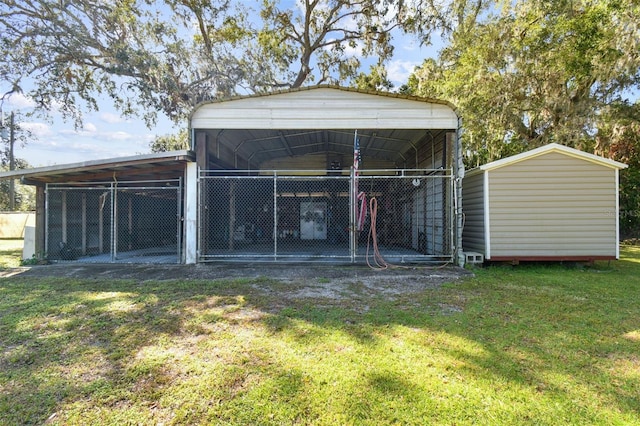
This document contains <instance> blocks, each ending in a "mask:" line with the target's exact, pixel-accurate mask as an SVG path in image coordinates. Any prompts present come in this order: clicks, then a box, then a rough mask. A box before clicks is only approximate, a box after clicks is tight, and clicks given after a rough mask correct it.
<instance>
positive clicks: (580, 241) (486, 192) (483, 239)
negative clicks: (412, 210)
mask: <svg viewBox="0 0 640 426" xmlns="http://www.w3.org/2000/svg"><path fill="white" fill-rule="evenodd" d="M626 167H627V165H625V164H622V163H619V162H616V161H613V160H609V159H606V158H602V157H598V156H596V155H592V154H588V153H585V152H582V151H579V150H576V149H573V148H569V147H566V146H563V145H559V144H555V143H552V144H549V145H545V146H543V147H540V148H537V149H534V150H531V151H528V152H525V153H522V154H518V155H515V156H511V157H508V158H504V159H501V160H498V161H494V162H491V163H488V164H485V165H483V166H480V167H478V168H476V169H473V170H470V171H468V172H467V174H466V176H465V177H464V180H463V196H462V198H463V209H464V214H465V224H464V228H463V233H462V235H463V249H464V251H465V253H467V254H468V256H467V258H469V253H480V254H481V255H482V256H484V259H485V260H491V261H513V262H517V261H562V260H568V261H571V260H573V261H593V260H609V259H618V258H619V220H618V218H619V215H618V210H619V204H618V182H619V180H618V173H619V171H620V169H624V168H626ZM482 256H479V257H480V258H482Z"/></svg>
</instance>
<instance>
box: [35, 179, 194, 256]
mask: <svg viewBox="0 0 640 426" xmlns="http://www.w3.org/2000/svg"><path fill="white" fill-rule="evenodd" d="M45 204H46V225H45V226H46V232H45V239H46V241H45V247H46V250H47V253H46V255H47V258H48V259H50V260H57V261H77V262H87V263H90V262H92V263H114V262H123V263H180V262H181V261H182V250H181V247H182V180H181V179H176V180H163V181H136V182H108V183H91V184H48V185H47V188H46V199H45Z"/></svg>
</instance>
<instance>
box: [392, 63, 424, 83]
mask: <svg viewBox="0 0 640 426" xmlns="http://www.w3.org/2000/svg"><path fill="white" fill-rule="evenodd" d="M418 65H420V63H419V62H415V61H402V60H396V61H391V62H390V63H389V65H388V66H387V76H388V77H389V80H391V81H392V82H393V83H394V84H396V85H401V84H405V83H406V82H407V80H408V79H409V76H410V75H411V73H413V71H414V69H415V67H417V66H418Z"/></svg>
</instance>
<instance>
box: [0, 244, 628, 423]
mask: <svg viewBox="0 0 640 426" xmlns="http://www.w3.org/2000/svg"><path fill="white" fill-rule="evenodd" d="M474 272H475V273H476V277H475V278H469V279H466V280H464V281H459V282H456V283H452V284H448V285H445V286H444V287H438V288H432V289H429V290H425V291H424V292H422V293H419V294H417V295H416V294H412V295H407V296H400V297H396V298H393V299H391V300H390V299H386V298H383V297H381V296H380V295H377V296H375V297H374V296H367V293H366V292H364V291H363V292H362V297H360V298H358V300H351V301H345V300H329V299H322V298H317V299H308V300H299V301H297V302H296V301H284V300H285V299H283V298H282V297H281V295H282V294H283V292H287V291H291V290H292V289H293V288H295V287H296V285H297V284H296V283H282V282H272V281H270V280H269V279H268V278H261V279H256V280H253V279H252V280H249V279H243V280H220V281H184V282H181V281H143V282H139V281H126V280H103V279H93V280H69V279H56V278H48V279H44V278H40V279H36V278H25V277H23V278H21V277H20V276H14V277H11V278H3V279H0V314H1V318H0V424H3V425H14V424H43V423H47V424H64V425H74V424H78V425H80V424H83V425H84V424H99V425H125V424H145V425H147V424H164V425H171V424H224V425H227V424H238V425H253V424H259V425H270V424H272V425H283V424H317V425H336V424H339V425H392V424H398V425H410V424H414V425H427V424H443V425H472V424H473V425H500V424H503V425H515V424H518V425H521V424H535V425H541V424H542V425H566V424H574V425H590V424H602V425H628V424H640V248H637V247H630V248H625V249H624V250H623V258H622V260H620V261H618V262H612V263H611V264H610V265H609V264H607V263H598V264H596V265H595V267H590V268H588V267H575V266H574V267H567V266H563V265H551V266H549V265H547V266H545V265H534V266H529V265H521V266H518V267H511V266H494V267H485V268H483V269H476V270H474ZM326 280H327V278H325V277H318V278H317V283H323V282H326ZM349 285H350V289H351V290H355V291H358V289H360V288H362V289H364V287H363V286H361V283H359V282H358V281H357V280H356V279H354V281H353V283H351V284H349ZM264 288H272V289H273V291H268V292H267V291H264V290H260V289H264Z"/></svg>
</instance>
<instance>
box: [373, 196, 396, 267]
mask: <svg viewBox="0 0 640 426" xmlns="http://www.w3.org/2000/svg"><path fill="white" fill-rule="evenodd" d="M369 214H370V215H371V224H370V226H369V236H368V237H367V265H369V267H370V268H371V269H379V270H382V269H387V268H391V267H394V266H395V265H392V264H391V263H389V262H387V261H386V260H384V257H382V255H381V254H380V250H378V234H377V231H376V227H377V220H378V200H377V199H376V197H371V199H370V200H369ZM372 241H373V263H374V265H372V264H371V262H369V249H370V247H371V245H372Z"/></svg>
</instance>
